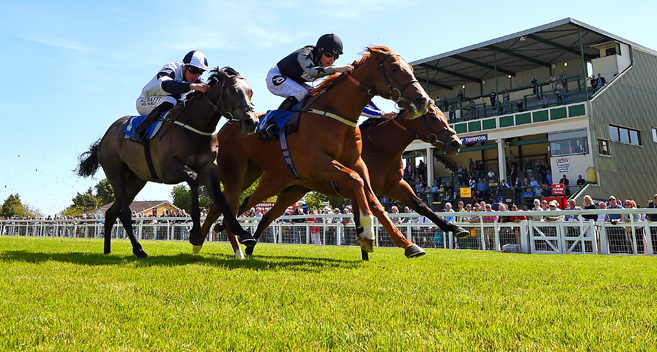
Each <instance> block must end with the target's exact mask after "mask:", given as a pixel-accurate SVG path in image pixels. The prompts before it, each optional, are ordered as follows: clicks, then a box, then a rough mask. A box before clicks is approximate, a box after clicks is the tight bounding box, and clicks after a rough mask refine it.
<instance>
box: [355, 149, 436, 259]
mask: <svg viewBox="0 0 657 352" xmlns="http://www.w3.org/2000/svg"><path fill="white" fill-rule="evenodd" d="M353 168H354V171H356V172H358V174H359V175H362V177H363V180H364V185H363V189H364V193H365V197H366V199H367V203H368V205H369V207H370V209H371V211H372V213H374V216H376V218H377V219H378V220H379V222H380V223H381V225H382V226H383V227H384V228H385V229H386V232H388V235H389V236H390V239H391V240H392V243H394V244H395V245H396V246H397V247H401V248H404V250H405V254H406V257H408V258H413V257H419V256H422V255H424V254H425V251H424V250H423V249H422V248H420V246H418V245H416V244H414V243H413V242H411V241H409V240H408V239H406V237H404V235H403V234H402V233H401V231H399V229H397V227H396V226H395V224H393V222H392V220H390V217H388V214H386V212H385V209H383V206H381V203H380V202H379V199H378V198H376V195H375V194H374V191H372V188H371V187H370V183H369V177H368V172H367V166H366V165H365V163H364V162H363V159H361V158H359V159H358V160H357V161H356V163H355V164H354V166H353Z"/></svg>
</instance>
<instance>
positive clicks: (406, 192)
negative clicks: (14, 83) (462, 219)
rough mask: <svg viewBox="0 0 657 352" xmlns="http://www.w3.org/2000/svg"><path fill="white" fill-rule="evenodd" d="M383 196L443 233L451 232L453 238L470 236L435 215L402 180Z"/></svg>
mask: <svg viewBox="0 0 657 352" xmlns="http://www.w3.org/2000/svg"><path fill="white" fill-rule="evenodd" d="M385 195H386V196H388V197H390V198H392V199H395V200H398V201H400V202H402V203H403V204H406V205H408V206H409V207H410V208H411V209H413V210H415V211H416V212H418V214H420V215H423V216H426V217H427V218H428V219H429V220H431V221H432V222H433V223H434V224H436V225H438V227H439V228H440V229H441V230H443V231H444V232H450V231H451V232H452V234H453V235H454V236H455V237H466V236H468V235H470V232H468V231H467V230H465V229H463V228H462V227H461V226H459V225H457V224H454V223H451V222H448V221H446V220H445V219H443V218H441V217H440V216H438V215H436V214H435V213H434V212H433V210H431V208H429V207H428V206H427V205H426V204H424V202H422V200H421V199H420V198H418V197H417V196H416V195H415V193H413V190H412V189H411V186H409V185H408V183H406V181H404V180H400V181H399V183H397V184H395V185H393V186H392V187H391V188H389V189H388V191H386V194H385Z"/></svg>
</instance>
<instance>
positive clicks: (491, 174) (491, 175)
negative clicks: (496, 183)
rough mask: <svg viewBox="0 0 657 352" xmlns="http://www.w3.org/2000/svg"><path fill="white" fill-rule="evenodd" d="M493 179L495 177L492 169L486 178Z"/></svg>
mask: <svg viewBox="0 0 657 352" xmlns="http://www.w3.org/2000/svg"><path fill="white" fill-rule="evenodd" d="M493 177H495V173H494V172H493V169H490V170H489V171H488V178H493Z"/></svg>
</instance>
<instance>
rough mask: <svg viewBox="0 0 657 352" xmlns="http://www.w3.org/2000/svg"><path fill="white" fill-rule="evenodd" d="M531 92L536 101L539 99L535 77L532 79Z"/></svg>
mask: <svg viewBox="0 0 657 352" xmlns="http://www.w3.org/2000/svg"><path fill="white" fill-rule="evenodd" d="M532 92H533V93H534V94H536V99H537V100H538V99H539V98H540V97H539V96H538V80H537V79H536V77H534V79H532Z"/></svg>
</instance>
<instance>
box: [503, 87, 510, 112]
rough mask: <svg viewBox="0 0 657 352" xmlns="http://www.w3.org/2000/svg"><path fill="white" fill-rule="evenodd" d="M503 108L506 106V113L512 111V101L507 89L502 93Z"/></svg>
mask: <svg viewBox="0 0 657 352" xmlns="http://www.w3.org/2000/svg"><path fill="white" fill-rule="evenodd" d="M502 106H504V112H506V111H508V110H511V100H510V96H509V90H508V89H505V90H504V92H503V93H502Z"/></svg>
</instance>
